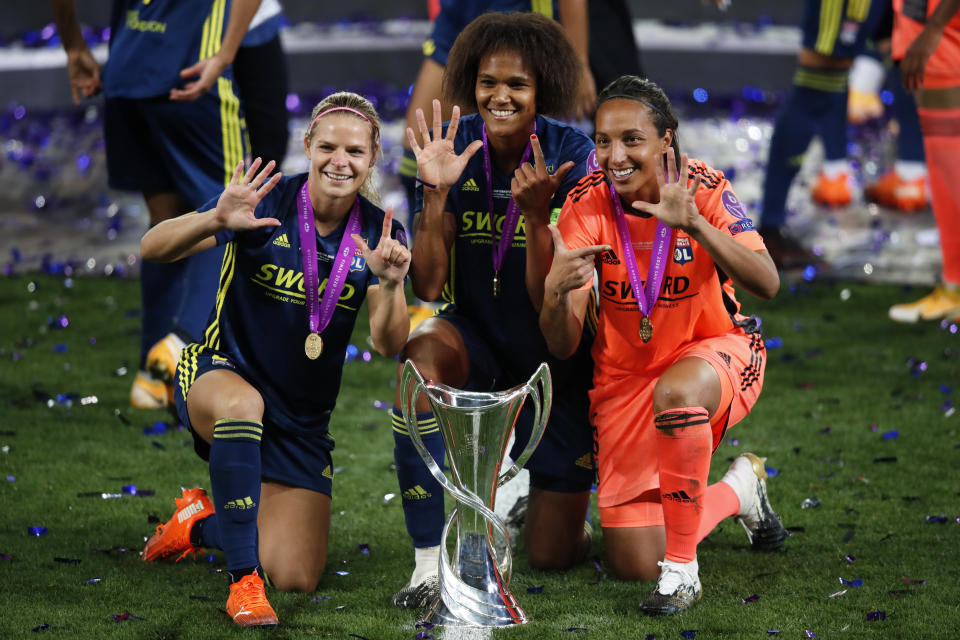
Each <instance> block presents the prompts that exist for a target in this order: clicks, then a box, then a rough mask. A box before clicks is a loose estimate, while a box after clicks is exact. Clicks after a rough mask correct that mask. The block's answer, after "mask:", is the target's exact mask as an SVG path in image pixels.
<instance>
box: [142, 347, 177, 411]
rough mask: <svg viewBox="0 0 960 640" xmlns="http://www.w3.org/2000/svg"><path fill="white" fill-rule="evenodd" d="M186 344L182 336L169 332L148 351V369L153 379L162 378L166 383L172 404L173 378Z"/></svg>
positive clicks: (169, 400)
mask: <svg viewBox="0 0 960 640" xmlns="http://www.w3.org/2000/svg"><path fill="white" fill-rule="evenodd" d="M185 346H187V345H186V343H185V342H184V341H183V340H182V339H180V336H178V335H177V334H175V333H168V334H167V335H166V336H164V338H163V339H162V340H160V341H159V342H157V343H156V344H154V345H153V346H152V347H150V351H148V352H147V371H149V372H150V375H151V376H152V377H153V379H155V380H160V381H162V382H163V383H164V384H165V385H166V394H167V402H168V403H170V404H171V405H172V404H173V402H174V399H173V378H174V376H176V374H177V363H178V362H180V352H181V351H183V348H184V347H185Z"/></svg>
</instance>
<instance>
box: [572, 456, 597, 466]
mask: <svg viewBox="0 0 960 640" xmlns="http://www.w3.org/2000/svg"><path fill="white" fill-rule="evenodd" d="M573 464H575V465H577V466H578V467H580V468H582V469H593V455H592V454H589V453H585V454H583V455H582V456H580V457H579V458H577V459H576V460H575V461H574V463H573Z"/></svg>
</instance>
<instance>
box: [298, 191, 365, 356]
mask: <svg viewBox="0 0 960 640" xmlns="http://www.w3.org/2000/svg"><path fill="white" fill-rule="evenodd" d="M308 184H309V180H308V181H306V182H304V183H303V188H301V189H300V195H299V204H300V207H299V209H300V211H299V218H300V224H299V225H297V228H298V229H299V232H300V258H301V260H302V261H303V289H304V294H305V296H306V302H307V314H308V316H309V329H310V333H311V334H320V333H322V332H323V330H324V329H326V328H327V325H328V324H330V319H331V318H333V311H334V309H335V308H336V306H337V301H338V300H339V299H340V292H341V291H343V285H344V284H345V283H346V281H347V274H348V273H349V272H350V262H351V261H352V260H353V252H354V249H355V245H354V242H353V238H352V237H351V235H352V234H354V233H360V198H359V197H357V199H356V200H354V202H353V208H352V209H350V217H349V218H348V219H347V227H346V229H344V231H343V238H341V239H340V247H339V248H338V249H337V255H336V258H335V259H334V261H333V267H332V268H331V269H330V277H329V278H328V280H327V287H326V289H324V290H323V300H321V299H320V295H319V291H320V275H319V272H318V269H319V265H318V260H317V234H316V231H315V230H314V229H315V227H314V223H313V204H312V203H311V202H310V193H309V191H308V189H307V185H308ZM318 355H319V354H318ZM311 359H313V358H311Z"/></svg>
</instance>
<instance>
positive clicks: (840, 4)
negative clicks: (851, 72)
mask: <svg viewBox="0 0 960 640" xmlns="http://www.w3.org/2000/svg"><path fill="white" fill-rule="evenodd" d="M889 8H890V1H889V0H886V1H884V0H806V1H805V3H804V10H803V46H804V48H806V49H812V50H813V51H816V52H817V53H819V54H821V55H825V56H833V57H837V58H851V59H852V58H855V57H857V56H858V55H860V54H861V53H863V52H864V51H865V50H866V46H867V40H869V39H871V38H872V37H873V35H874V32H875V31H876V29H877V26H878V25H879V24H880V21H881V20H883V17H884V14H885V13H886V11H887V10H888V9H889Z"/></svg>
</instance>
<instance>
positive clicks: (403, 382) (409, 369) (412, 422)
mask: <svg viewBox="0 0 960 640" xmlns="http://www.w3.org/2000/svg"><path fill="white" fill-rule="evenodd" d="M425 388H426V382H424V380H423V376H421V375H420V372H419V371H418V370H417V367H416V365H414V364H413V360H407V361H406V362H405V363H404V365H403V372H402V373H401V374H400V410H401V411H402V412H403V419H404V421H405V422H406V423H407V431H408V432H409V433H410V440H411V441H413V446H414V448H415V449H416V450H417V452H418V453H419V454H420V457H421V458H423V462H424V463H425V464H426V465H427V469H429V470H430V473H431V474H432V475H433V477H434V478H435V479H436V481H437V482H439V483H440V486H442V487H443V488H444V489H446V490H447V491H448V492H449V493H450V495H451V496H452V497H453V498H454V499H455V500H457V501H458V502H462V503H463V504H465V505H467V506H469V507H471V508H473V509H476V510H477V511H480V512H481V513H485V514H492V513H493V512H492V511H490V509H488V508H487V506H486V505H485V504H483V503H482V502H481V501H480V500H479V499H478V498H477V497H476V496H473V495H470V494H469V493H464V492H463V491H461V490H460V489H459V488H458V487H457V485H455V484H453V483H452V482H450V480H449V479H448V478H447V476H446V475H444V473H443V469H441V468H440V465H439V464H438V463H437V461H436V460H434V459H433V455H432V454H431V453H430V451H429V450H428V449H427V446H426V445H425V444H424V443H423V438H421V437H420V429H418V428H417V411H416V409H417V402H416V399H417V397H418V396H419V395H420V394H421V393H422V392H423V391H424V389H425ZM411 404H412V406H411Z"/></svg>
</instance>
